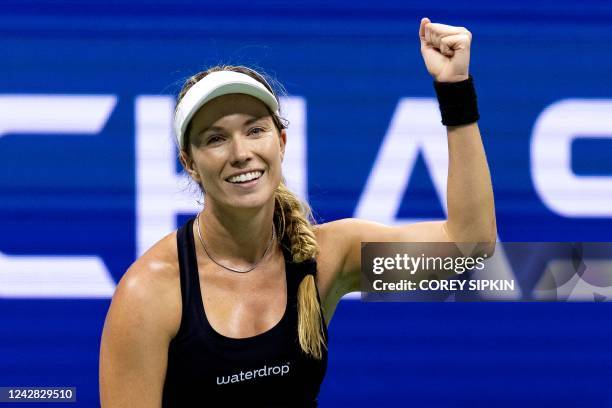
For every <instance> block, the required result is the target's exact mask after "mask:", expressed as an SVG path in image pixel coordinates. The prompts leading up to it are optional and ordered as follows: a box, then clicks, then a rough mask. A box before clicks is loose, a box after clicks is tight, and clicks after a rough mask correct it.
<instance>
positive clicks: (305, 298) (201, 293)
mask: <svg viewBox="0 0 612 408" xmlns="http://www.w3.org/2000/svg"><path fill="white" fill-rule="evenodd" d="M419 36H420V38H421V53H422V55H423V58H424V60H425V64H426V66H427V68H428V70H429V72H430V73H431V74H432V76H434V78H435V79H436V82H435V86H436V90H437V92H438V96H439V101H440V108H441V111H442V117H443V123H444V124H446V125H447V132H448V136H449V155H450V156H451V160H450V167H449V178H448V180H449V187H448V190H449V193H448V207H449V219H448V220H446V221H440V222H425V223H416V224H411V225H405V226H400V227H389V226H385V225H381V224H376V223H372V222H367V221H362V220H356V219H346V220H339V221H334V222H330V223H326V224H321V225H316V226H315V225H313V223H312V217H311V213H310V208H309V206H308V205H307V204H306V203H304V202H301V201H300V200H299V199H298V198H297V197H296V196H295V195H294V194H293V193H291V191H289V190H288V189H287V187H286V186H285V183H284V181H283V177H282V171H281V164H282V161H283V157H284V152H285V145H286V143H290V142H291V137H290V134H288V132H287V129H286V127H287V126H286V122H285V121H284V120H283V119H282V117H281V116H280V107H279V102H278V98H277V95H276V94H275V92H274V90H273V88H272V87H271V86H270V85H269V83H268V81H266V80H265V79H264V77H263V76H262V75H261V74H259V73H257V72H256V71H254V70H252V69H249V68H246V67H240V66H238V67H237V66H217V67H213V68H210V69H208V70H207V71H204V72H201V73H198V74H196V75H195V76H193V77H192V78H190V79H189V80H188V81H187V83H186V84H185V86H184V87H183V89H182V91H181V92H180V95H179V97H178V103H177V107H176V114H175V133H176V136H177V142H178V147H179V151H180V156H179V157H180V161H181V164H182V165H183V167H184V169H185V171H186V172H187V173H188V174H189V176H190V177H191V179H192V180H193V181H194V182H195V183H197V185H198V186H199V188H200V189H201V191H202V193H203V194H204V197H205V204H204V207H203V209H202V211H201V212H200V213H199V214H198V215H197V216H195V217H193V218H191V219H190V220H189V221H188V222H187V223H185V225H183V226H182V227H181V228H179V229H178V230H177V231H175V232H173V233H171V234H169V235H168V236H166V237H165V238H163V239H162V240H161V241H159V242H158V243H157V244H155V245H154V246H153V247H152V248H151V249H150V250H149V251H147V252H146V253H145V254H144V255H143V256H141V257H140V258H139V259H138V260H137V261H136V262H135V263H134V264H133V265H132V266H131V267H130V269H129V270H128V271H127V272H126V274H125V275H124V277H123V278H122V279H121V282H120V283H119V285H118V287H117V291H116V293H115V296H114V297H113V301H112V303H111V308H110V310H109V312H108V316H107V320H106V323H105V327H104V333H103V336H102V344H101V351H100V392H101V401H102V405H103V406H105V407H106V406H109V407H115V406H129V407H141V406H142V407H145V406H147V407H149V406H160V405H161V406H165V407H183V406H199V405H210V406H234V405H236V404H238V403H247V404H249V405H254V406H316V405H317V395H318V392H319V388H320V385H321V382H322V381H323V377H324V375H325V372H326V368H327V344H328V337H327V325H328V324H329V322H330V320H331V317H332V315H333V313H334V310H335V308H336V305H337V303H338V301H339V299H340V298H341V297H342V296H343V295H344V294H346V293H348V292H351V291H355V290H358V287H359V281H360V279H359V277H360V265H361V257H360V251H361V242H364V241H378V242H415V241H416V242H423V241H433V242H453V241H455V242H489V243H491V244H492V245H494V242H495V238H496V228H495V214H494V210H493V195H492V189H491V182H490V177H489V172H488V167H487V164H486V159H485V155H484V150H483V148H482V143H481V139H480V133H479V131H478V127H477V124H476V120H477V119H478V114H477V111H476V107H475V94H474V88H473V85H472V82H471V78H470V77H469V75H468V72H467V71H468V69H467V68H468V62H469V44H470V39H471V34H470V33H469V32H468V31H467V30H465V29H464V28H460V27H451V26H445V25H442V24H433V23H431V22H430V21H429V20H428V19H423V20H422V21H421V26H420V29H419ZM443 82H445V83H443ZM196 243H197V244H198V245H196Z"/></svg>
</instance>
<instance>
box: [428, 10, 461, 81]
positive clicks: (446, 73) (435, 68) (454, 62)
mask: <svg viewBox="0 0 612 408" xmlns="http://www.w3.org/2000/svg"><path fill="white" fill-rule="evenodd" d="M419 37H420V39H421V54H422V55H423V60H424V61H425V66H426V67H427V71H429V73H430V74H431V76H433V77H434V79H435V80H436V81H438V82H459V81H463V80H465V79H468V76H469V74H468V71H469V66H470V43H471V42H472V33H470V32H469V31H468V30H467V29H466V28H465V27H453V26H449V25H446V24H437V23H432V22H431V21H430V20H429V19H428V18H427V17H425V18H422V19H421V27H419Z"/></svg>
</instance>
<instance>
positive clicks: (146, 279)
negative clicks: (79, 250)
mask: <svg viewBox="0 0 612 408" xmlns="http://www.w3.org/2000/svg"><path fill="white" fill-rule="evenodd" d="M170 267H172V266H170ZM172 276H173V274H172V273H170V271H169V270H168V265H167V264H166V263H161V262H151V261H148V262H147V261H144V260H138V261H137V262H136V263H135V264H134V265H132V267H130V269H129V270H128V271H127V272H126V273H125V275H124V276H123V278H122V279H121V281H120V282H119V284H118V285H117V290H116V291H115V294H114V296H113V300H112V302H111V306H110V309H109V311H108V314H107V316H106V321H105V323H104V330H103V333H102V341H101V345H100V403H101V405H102V407H103V408H115V407H130V408H138V407H160V406H161V402H162V391H163V384H164V380H165V375H166V368H167V358H168V345H169V343H170V340H171V339H172V337H173V336H174V335H175V334H176V331H177V330H178V325H179V324H180V315H181V310H180V309H181V294H180V283H179V282H178V280H176V279H172ZM174 276H178V273H177V274H176V275H174ZM177 302H178V303H177Z"/></svg>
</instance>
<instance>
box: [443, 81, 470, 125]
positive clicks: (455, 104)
mask: <svg viewBox="0 0 612 408" xmlns="http://www.w3.org/2000/svg"><path fill="white" fill-rule="evenodd" d="M434 89H435V90H436V95H437V97H438V104H439V105H440V113H441V114H442V124H443V125H445V126H460V125H467V124H469V123H474V122H477V121H478V119H480V114H479V113H478V101H477V99H476V89H475V88H474V79H473V78H472V76H471V75H470V76H469V78H468V79H466V80H465V81H460V82H438V81H434Z"/></svg>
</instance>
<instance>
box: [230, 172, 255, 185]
mask: <svg viewBox="0 0 612 408" xmlns="http://www.w3.org/2000/svg"><path fill="white" fill-rule="evenodd" d="M262 174H263V172H261V171H252V172H250V173H244V174H241V175H239V176H234V177H230V178H228V179H227V181H229V182H230V183H244V182H245V181H251V180H255V179H257V178H259V177H261V175H262Z"/></svg>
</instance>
